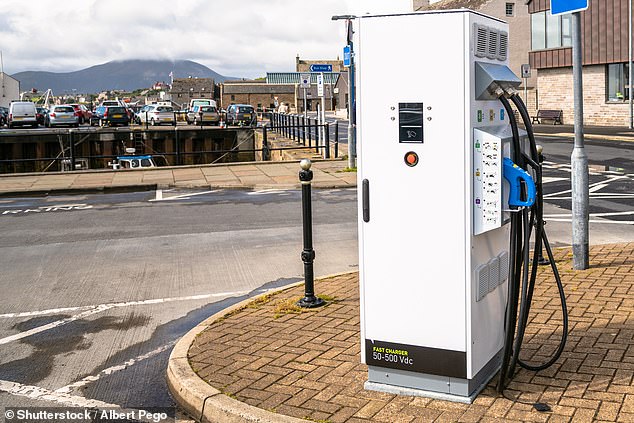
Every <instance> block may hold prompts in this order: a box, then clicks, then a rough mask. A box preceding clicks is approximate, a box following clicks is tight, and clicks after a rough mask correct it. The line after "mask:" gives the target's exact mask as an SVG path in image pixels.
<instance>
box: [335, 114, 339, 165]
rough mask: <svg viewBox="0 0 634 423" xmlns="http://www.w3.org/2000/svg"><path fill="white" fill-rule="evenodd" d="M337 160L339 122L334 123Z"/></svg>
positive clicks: (336, 157)
mask: <svg viewBox="0 0 634 423" xmlns="http://www.w3.org/2000/svg"><path fill="white" fill-rule="evenodd" d="M338 158H339V122H337V121H335V159H338Z"/></svg>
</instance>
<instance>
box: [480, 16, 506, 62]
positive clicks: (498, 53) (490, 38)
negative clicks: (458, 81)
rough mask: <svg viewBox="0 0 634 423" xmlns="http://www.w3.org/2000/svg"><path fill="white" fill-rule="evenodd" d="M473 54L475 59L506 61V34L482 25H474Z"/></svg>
mask: <svg viewBox="0 0 634 423" xmlns="http://www.w3.org/2000/svg"><path fill="white" fill-rule="evenodd" d="M474 36H475V40H474V54H475V56H476V57H486V58H488V59H497V60H506V57H507V55H508V42H509V41H508V38H509V36H508V34H507V33H506V32H503V31H498V30H496V29H493V28H489V27H487V26H484V25H478V24H475V25H474Z"/></svg>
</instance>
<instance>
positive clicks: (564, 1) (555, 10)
mask: <svg viewBox="0 0 634 423" xmlns="http://www.w3.org/2000/svg"><path fill="white" fill-rule="evenodd" d="M587 8H588V0H550V13H551V15H553V16H556V15H561V14H564V13H577V12H581V11H583V10H586V9H587Z"/></svg>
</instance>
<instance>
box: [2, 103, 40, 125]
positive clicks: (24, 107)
mask: <svg viewBox="0 0 634 423" xmlns="http://www.w3.org/2000/svg"><path fill="white" fill-rule="evenodd" d="M7 126H8V127H9V128H14V127H16V126H32V127H34V128H37V127H38V123H37V110H36V109H35V104H34V103H32V102H30V101H13V102H11V104H9V117H8V119H7Z"/></svg>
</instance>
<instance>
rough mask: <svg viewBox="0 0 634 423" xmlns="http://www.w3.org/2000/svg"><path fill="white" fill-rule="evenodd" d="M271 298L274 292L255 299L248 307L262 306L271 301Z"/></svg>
mask: <svg viewBox="0 0 634 423" xmlns="http://www.w3.org/2000/svg"><path fill="white" fill-rule="evenodd" d="M271 298H273V294H266V295H262V296H261V297H259V298H256V299H255V300H253V301H251V302H250V303H249V304H247V308H260V307H262V306H263V305H264V304H266V303H268V302H270V301H271Z"/></svg>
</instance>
